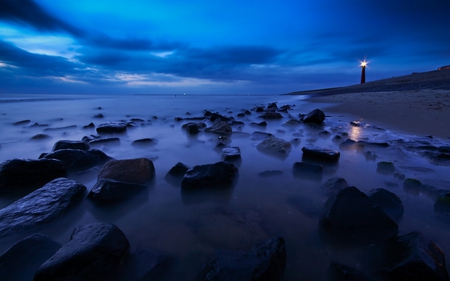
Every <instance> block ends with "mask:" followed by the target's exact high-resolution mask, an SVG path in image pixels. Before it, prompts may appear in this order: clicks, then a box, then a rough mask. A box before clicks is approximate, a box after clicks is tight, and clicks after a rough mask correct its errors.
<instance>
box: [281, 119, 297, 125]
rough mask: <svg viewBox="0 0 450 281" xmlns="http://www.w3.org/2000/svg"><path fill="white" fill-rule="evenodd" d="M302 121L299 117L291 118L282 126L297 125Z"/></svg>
mask: <svg viewBox="0 0 450 281" xmlns="http://www.w3.org/2000/svg"><path fill="white" fill-rule="evenodd" d="M300 124H301V122H300V121H298V120H297V119H294V118H291V119H289V120H288V121H286V122H284V123H283V124H281V125H282V126H295V125H300Z"/></svg>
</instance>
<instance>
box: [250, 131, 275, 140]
mask: <svg viewBox="0 0 450 281" xmlns="http://www.w3.org/2000/svg"><path fill="white" fill-rule="evenodd" d="M269 137H273V135H272V134H271V133H266V132H259V131H255V132H253V133H252V140H264V139H267V138H269Z"/></svg>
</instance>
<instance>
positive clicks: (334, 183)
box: [320, 177, 349, 195]
mask: <svg viewBox="0 0 450 281" xmlns="http://www.w3.org/2000/svg"><path fill="white" fill-rule="evenodd" d="M346 187H349V185H348V183H347V181H346V180H345V179H344V178H341V177H334V178H331V179H328V180H327V181H326V182H325V183H324V184H322V186H321V187H320V189H322V190H324V191H325V193H326V194H328V195H333V194H336V193H338V192H339V191H341V190H342V189H344V188H346Z"/></svg>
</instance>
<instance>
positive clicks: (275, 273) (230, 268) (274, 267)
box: [197, 237, 286, 281]
mask: <svg viewBox="0 0 450 281" xmlns="http://www.w3.org/2000/svg"><path fill="white" fill-rule="evenodd" d="M285 269H286V246H285V242H284V239H283V238H281V237H274V238H271V239H269V240H267V241H265V242H263V243H261V244H259V245H256V246H254V247H253V248H251V249H250V250H249V251H248V252H238V251H225V250H217V251H215V252H214V254H213V255H212V257H211V258H210V259H209V261H208V262H207V264H206V265H205V266H204V268H203V269H202V271H201V273H200V274H199V276H198V279H197V280H204V281H206V280H211V281H212V280H218V281H219V280H249V281H251V280H274V281H275V280H283V276H284V271H285Z"/></svg>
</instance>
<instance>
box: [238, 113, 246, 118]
mask: <svg viewBox="0 0 450 281" xmlns="http://www.w3.org/2000/svg"><path fill="white" fill-rule="evenodd" d="M237 117H245V113H243V112H241V113H238V114H237Z"/></svg>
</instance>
